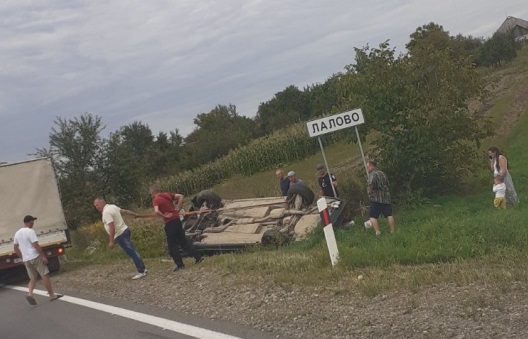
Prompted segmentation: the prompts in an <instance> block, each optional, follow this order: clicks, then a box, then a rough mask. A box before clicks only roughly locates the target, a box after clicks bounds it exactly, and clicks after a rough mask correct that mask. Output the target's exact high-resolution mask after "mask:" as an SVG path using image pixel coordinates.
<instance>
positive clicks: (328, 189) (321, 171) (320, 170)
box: [315, 164, 339, 198]
mask: <svg viewBox="0 0 528 339" xmlns="http://www.w3.org/2000/svg"><path fill="white" fill-rule="evenodd" d="M315 169H316V171H317V183H318V184H319V195H320V196H324V197H332V198H337V197H338V196H339V193H338V192H337V179H336V177H335V175H333V174H332V173H326V169H325V167H324V165H323V164H319V165H317V167H316V168H315ZM332 186H334V189H335V194H334V190H333V189H332Z"/></svg>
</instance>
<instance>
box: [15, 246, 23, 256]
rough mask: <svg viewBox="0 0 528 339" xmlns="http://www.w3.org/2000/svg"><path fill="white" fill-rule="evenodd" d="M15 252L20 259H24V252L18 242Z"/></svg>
mask: <svg viewBox="0 0 528 339" xmlns="http://www.w3.org/2000/svg"><path fill="white" fill-rule="evenodd" d="M15 252H16V254H17V255H18V257H19V258H20V259H24V258H22V252H20V246H18V244H15Z"/></svg>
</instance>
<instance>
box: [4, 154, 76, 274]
mask: <svg viewBox="0 0 528 339" xmlns="http://www.w3.org/2000/svg"><path fill="white" fill-rule="evenodd" d="M28 214H30V215H33V216H35V217H36V218H38V219H37V221H36V222H35V226H34V227H33V229H34V230H35V232H36V233H37V237H38V239H39V245H40V246H41V247H42V249H43V250H44V252H45V253H46V255H47V256H48V258H49V264H48V267H49V269H50V271H56V270H58V269H59V267H60V262H59V256H61V255H63V254H64V246H65V245H66V244H68V243H69V234H68V227H67V225H66V220H65V218H64V211H63V209H62V204H61V200H60V194H59V188H58V185H57V178H56V176H55V171H54V169H53V164H52V162H51V160H50V159H48V158H42V159H35V160H29V161H24V162H19V163H13V164H7V165H1V166H0V270H4V269H8V268H11V267H15V266H18V265H22V264H23V263H22V259H20V258H19V257H18V256H17V254H16V253H15V251H14V244H13V237H14V235H15V233H16V231H17V230H18V229H20V228H21V227H23V226H24V223H23V219H24V216H25V215H28ZM0 272H2V271H0Z"/></svg>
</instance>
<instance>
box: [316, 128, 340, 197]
mask: <svg viewBox="0 0 528 339" xmlns="http://www.w3.org/2000/svg"><path fill="white" fill-rule="evenodd" d="M317 140H318V141H319V146H320V147H321V153H322V154H323V160H324V164H325V168H326V174H327V175H328V179H330V186H332V192H334V197H336V198H337V192H336V190H335V187H334V184H333V183H332V176H331V175H330V170H329V167H328V161H326V154H325V152H324V148H323V143H322V142H321V137H317Z"/></svg>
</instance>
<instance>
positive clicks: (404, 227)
mask: <svg viewBox="0 0 528 339" xmlns="http://www.w3.org/2000/svg"><path fill="white" fill-rule="evenodd" d="M489 77H490V79H496V85H494V86H493V87H490V90H491V92H492V95H491V96H490V98H489V99H488V101H486V102H485V103H484V104H483V105H482V109H485V110H486V111H487V112H488V113H489V114H490V115H491V116H493V118H494V122H495V126H496V130H497V132H498V133H497V135H496V136H495V137H493V138H491V139H489V140H487V141H486V142H485V143H484V144H483V145H482V151H483V157H482V170H481V172H479V173H475V175H474V177H475V180H474V181H473V183H474V184H475V186H476V187H474V191H475V192H476V193H473V194H466V195H464V196H447V197H442V198H439V199H436V200H434V201H431V202H429V203H425V204H423V205H421V206H419V207H417V208H410V209H406V210H399V211H398V212H397V214H396V221H397V225H398V227H399V229H398V231H397V233H396V234H394V235H390V234H388V233H387V232H386V227H387V226H386V224H385V223H383V222H382V225H381V228H382V231H383V232H384V233H385V234H383V235H382V237H381V238H376V237H374V235H373V233H372V230H365V229H363V228H362V227H361V224H360V222H361V221H362V219H361V216H358V217H357V220H356V221H357V223H356V224H357V226H355V227H352V228H350V229H347V230H339V231H338V232H337V240H338V244H339V248H340V255H341V261H340V263H339V264H338V265H337V266H336V267H334V268H332V267H330V262H329V258H328V253H327V251H326V245H325V242H324V239H323V235H322V232H321V231H319V232H317V233H316V234H314V235H313V236H312V237H311V238H310V239H309V240H307V241H305V242H302V243H297V244H294V245H292V246H287V247H283V248H279V249H276V250H266V249H262V250H255V251H251V252H246V253H243V254H232V255H221V256H216V257H209V258H208V259H207V260H206V261H205V262H204V263H203V264H201V266H199V267H194V266H193V265H192V264H190V262H189V265H188V266H189V267H188V269H186V270H185V271H184V272H179V273H178V274H174V273H172V271H171V264H170V263H168V262H166V261H162V260H160V259H159V258H158V256H159V251H158V252H156V253H157V254H156V255H152V256H151V257H153V258H152V259H148V260H147V266H148V267H149V271H150V274H149V276H148V277H147V278H145V279H144V280H140V281H136V282H133V281H131V280H130V279H129V278H128V276H127V271H128V270H129V269H130V265H129V263H128V261H127V259H126V258H124V256H123V255H122V254H121V253H119V252H116V251H114V252H110V251H108V250H106V249H105V248H104V247H101V248H98V249H97V250H96V251H95V252H92V253H91V254H90V253H88V252H86V251H84V252H82V253H79V252H77V253H75V252H71V257H72V258H78V259H77V260H73V261H71V262H69V263H67V265H66V268H65V272H64V273H63V274H61V275H60V276H58V277H56V280H55V281H56V285H57V288H58V289H60V290H61V291H64V292H67V291H68V290H69V289H74V290H78V289H82V290H83V291H84V292H85V293H90V294H94V295H97V296H100V297H105V298H116V299H125V300H129V301H133V302H137V303H145V304H150V305H155V306H158V307H163V308H167V309H173V308H174V307H175V306H174V305H178V309H179V310H181V311H184V312H188V313H192V314H197V315H201V316H204V317H209V318H212V319H223V320H228V321H233V322H237V323H240V324H245V325H249V326H252V327H255V328H258V329H260V330H262V331H266V332H271V333H273V334H274V335H276V336H277V337H283V336H287V337H298V338H306V337H314V338H330V337H332V338H348V337H368V338H381V337H383V338H402V337H405V338H440V337H454V338H483V337H490V338H491V337H493V338H503V337H511V338H524V337H527V336H528V330H527V328H528V326H527V325H528V322H527V320H526V319H528V306H527V303H526V300H528V272H527V271H526V269H525V267H526V261H527V260H528V228H526V220H527V218H528V210H527V209H526V207H525V201H526V199H528V195H527V194H526V187H528V154H527V153H526V145H528V134H527V133H526V132H525V131H526V130H527V129H528V105H527V98H528V87H527V86H525V84H526V83H528V48H525V49H524V50H523V51H522V53H521V55H520V56H519V58H518V59H517V60H516V61H515V62H514V63H512V64H509V65H506V66H504V67H503V68H502V69H499V70H498V71H496V72H494V73H493V74H490V75H489ZM490 145H498V146H499V147H501V148H502V149H503V150H504V151H505V154H506V155H507V156H508V159H509V160H510V163H511V164H512V166H511V173H512V177H513V180H514V182H515V185H516V187H517V191H518V193H519V195H520V199H521V204H520V205H519V206H517V208H510V209H507V210H505V211H498V210H496V209H495V208H494V207H493V204H492V197H493V196H492V194H491V180H490V179H491V178H490V176H489V173H488V172H487V168H486V166H487V159H486V157H485V155H484V154H485V153H484V151H485V149H487V147H489V146H490ZM355 148H356V147H355V146H350V145H346V144H336V145H333V146H331V147H329V148H328V157H329V162H330V164H331V165H332V167H333V168H336V171H335V172H337V174H338V175H339V176H343V175H345V174H346V173H347V172H349V171H350V170H349V168H350V166H351V164H352V163H353V162H354V159H355V156H356V153H355ZM318 162H320V156H319V155H314V156H312V157H309V158H307V159H305V160H303V161H301V162H297V163H292V164H285V165H284V166H283V167H284V168H285V169H290V168H291V169H295V170H296V171H297V172H298V173H299V175H300V176H301V177H303V178H306V179H307V180H308V181H310V178H313V173H314V165H315V164H316V163H318ZM360 169H361V167H360ZM360 173H361V170H359V172H358V175H361V174H360ZM273 174H274V173H273V171H272V170H268V171H265V172H262V173H257V174H255V175H252V176H249V177H236V178H232V179H231V180H229V181H226V182H224V183H223V184H221V185H218V186H216V187H215V188H214V189H215V190H216V191H217V192H219V193H220V194H222V195H223V196H224V197H226V198H229V197H244V196H247V197H249V196H258V195H268V194H272V193H273V192H276V191H275V190H276V189H277V188H276V186H277V183H276V181H275V178H274V175H273ZM312 184H313V181H312ZM132 223H134V225H136V226H139V224H138V223H137V222H134V221H132ZM89 229H90V232H91V233H90V232H88V233H86V234H85V236H88V235H89V236H90V237H92V238H91V239H93V236H94V234H95V233H97V232H101V230H100V227H99V228H97V225H93V227H91V228H89ZM159 229H160V227H159V226H156V225H149V226H148V227H145V226H143V227H141V228H139V227H135V229H134V231H133V232H134V233H133V235H134V237H135V238H134V241H135V242H136V244H137V246H138V248H139V251H140V252H141V253H145V256H149V255H148V254H147V253H152V252H149V249H151V248H152V246H155V245H156V243H155V242H153V241H152V239H157V240H156V241H158V240H159V241H160V243H159V244H158V247H159V248H162V247H163V245H162V240H161V239H162V238H163V236H162V235H161V234H162V233H161V231H159ZM158 231H159V232H158ZM158 233H159V235H158ZM155 235H156V236H158V237H157V238H156V237H155ZM103 239H104V238H103ZM148 239H151V240H148ZM88 240H89V239H88ZM104 243H105V242H104V241H103V242H102V244H104ZM93 244H94V243H93V242H92V245H93ZM77 250H79V248H78V249H77ZM94 262H98V264H97V265H90V264H92V263H94ZM71 286H75V287H74V288H73V287H71ZM114 286H115V287H114Z"/></svg>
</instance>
